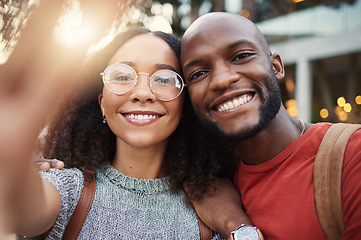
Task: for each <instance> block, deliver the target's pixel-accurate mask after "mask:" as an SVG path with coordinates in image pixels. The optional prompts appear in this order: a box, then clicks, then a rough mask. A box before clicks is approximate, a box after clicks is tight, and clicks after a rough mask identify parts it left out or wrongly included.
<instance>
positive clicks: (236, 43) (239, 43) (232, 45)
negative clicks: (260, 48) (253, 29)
mask: <svg viewBox="0 0 361 240" xmlns="http://www.w3.org/2000/svg"><path fill="white" fill-rule="evenodd" d="M243 44H249V45H253V43H251V42H250V41H247V40H244V39H242V40H239V41H236V42H233V43H231V44H229V45H228V46H227V49H228V50H229V49H232V48H234V47H237V46H239V45H243Z"/></svg>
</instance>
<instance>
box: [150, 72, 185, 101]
mask: <svg viewBox="0 0 361 240" xmlns="http://www.w3.org/2000/svg"><path fill="white" fill-rule="evenodd" d="M150 84H151V89H152V91H153V93H154V94H155V95H156V96H157V97H158V98H159V99H161V100H165V101H169V100H172V99H174V98H176V97H178V95H179V94H180V93H181V91H182V89H183V81H182V79H181V78H180V76H179V75H178V74H177V73H175V72H173V71H171V70H159V71H157V72H155V73H154V74H153V75H152V77H151V82H150Z"/></svg>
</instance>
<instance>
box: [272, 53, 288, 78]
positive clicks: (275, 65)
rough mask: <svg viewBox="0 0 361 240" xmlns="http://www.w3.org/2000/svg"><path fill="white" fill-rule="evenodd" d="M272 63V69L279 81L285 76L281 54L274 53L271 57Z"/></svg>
mask: <svg viewBox="0 0 361 240" xmlns="http://www.w3.org/2000/svg"><path fill="white" fill-rule="evenodd" d="M270 60H271V63H272V69H273V71H274V73H275V75H276V78H277V80H278V81H280V80H282V79H283V78H284V77H285V69H284V66H283V62H282V59H281V56H280V55H279V54H278V53H273V54H272V55H271V57H270Z"/></svg>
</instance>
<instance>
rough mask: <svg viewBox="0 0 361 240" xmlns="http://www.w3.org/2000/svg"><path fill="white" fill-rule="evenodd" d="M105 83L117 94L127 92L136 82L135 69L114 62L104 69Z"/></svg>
mask: <svg viewBox="0 0 361 240" xmlns="http://www.w3.org/2000/svg"><path fill="white" fill-rule="evenodd" d="M103 80H104V85H105V86H106V88H108V90H109V91H111V92H112V93H115V94H119V95H121V94H125V93H127V92H129V91H130V90H131V89H132V88H133V87H134V86H135V84H136V81H137V75H136V73H135V71H134V70H133V69H132V68H131V67H129V66H127V65H124V64H113V65H110V66H109V67H107V68H106V69H105V71H104V76H103Z"/></svg>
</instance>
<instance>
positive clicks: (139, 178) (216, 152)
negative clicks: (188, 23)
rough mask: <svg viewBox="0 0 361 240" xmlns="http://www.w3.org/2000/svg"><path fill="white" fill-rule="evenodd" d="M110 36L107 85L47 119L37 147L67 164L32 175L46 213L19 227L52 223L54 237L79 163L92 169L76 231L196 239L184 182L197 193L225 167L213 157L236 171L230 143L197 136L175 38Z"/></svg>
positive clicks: (65, 217) (74, 191)
mask: <svg viewBox="0 0 361 240" xmlns="http://www.w3.org/2000/svg"><path fill="white" fill-rule="evenodd" d="M115 43H116V45H118V46H112V48H113V49H114V48H115V49H117V50H116V52H115V54H112V56H111V58H110V60H109V61H108V62H107V65H108V67H106V68H105V66H104V67H103V69H105V70H104V71H103V72H102V78H103V82H104V85H105V86H104V87H103V86H100V89H97V88H96V89H95V90H94V89H91V90H89V89H88V88H86V89H85V88H84V90H85V92H86V94H79V93H74V95H73V96H74V98H73V99H71V100H69V101H67V103H68V104H66V105H64V108H63V109H62V110H61V111H59V114H58V115H55V116H54V117H53V118H52V119H53V120H52V121H51V124H50V126H49V129H48V134H47V135H46V138H45V145H44V147H43V151H42V152H43V154H44V156H45V157H46V158H58V159H63V160H64V162H65V166H67V167H72V168H70V169H64V170H51V171H50V172H49V173H45V174H43V176H42V177H43V178H44V179H45V180H48V181H49V182H50V183H51V184H49V182H47V181H42V182H38V184H42V185H43V186H44V187H43V191H44V192H45V196H46V198H47V201H45V202H46V204H45V205H44V208H45V210H44V211H42V212H44V214H43V215H42V216H37V220H38V221H34V219H32V218H31V216H24V222H23V223H22V224H21V228H18V229H16V230H17V232H18V233H19V234H22V235H27V236H36V235H41V234H43V233H45V232H47V231H48V230H49V229H50V232H49V233H48V235H47V236H48V239H59V238H61V237H62V235H63V232H64V229H65V227H66V225H67V223H68V221H69V218H70V216H71V214H72V212H73V211H74V208H75V206H76V204H77V202H78V200H79V198H80V194H81V191H82V188H83V181H84V177H83V173H82V171H85V170H90V171H95V176H96V190H95V196H94V200H93V204H92V207H91V209H90V211H89V213H88V216H87V219H86V221H85V223H84V225H83V228H82V230H81V232H80V234H79V239H199V227H198V221H197V218H196V215H195V212H194V211H193V208H192V207H191V206H189V205H186V204H185V202H184V201H185V196H186V195H185V193H184V191H182V190H181V187H182V184H183V183H184V182H185V181H187V182H188V192H189V194H190V196H191V197H192V198H194V199H197V198H200V197H201V196H202V194H203V193H204V192H205V191H206V190H207V188H208V187H209V186H211V183H212V181H213V180H214V179H215V177H217V176H218V175H227V174H232V173H230V172H226V171H224V169H220V167H219V165H220V164H218V161H229V166H230V167H229V168H227V169H228V171H229V169H234V168H231V167H232V166H234V164H236V161H234V159H236V158H234V156H233V151H228V150H227V151H226V150H224V148H225V146H227V145H228V144H225V143H224V142H222V144H219V143H220V142H219V141H217V139H212V138H211V137H210V136H208V135H206V134H205V133H203V134H201V132H202V131H201V128H200V126H199V125H198V122H197V121H196V120H195V118H194V115H193V113H192V111H191V107H190V103H189V100H188V98H187V96H186V93H185V91H183V87H184V86H183V80H182V79H181V76H180V73H181V68H180V64H179V50H180V41H179V40H178V39H177V38H175V37H174V36H173V35H168V34H164V33H160V32H156V33H150V32H149V31H147V30H138V31H135V32H131V33H130V34H129V35H127V36H126V37H124V38H123V40H122V41H115ZM110 52H111V51H110ZM112 53H114V51H113V52H112ZM105 55H107V54H105ZM98 85H99V84H98ZM101 89H102V92H101ZM183 103H184V104H183ZM182 109H183V111H182ZM200 143H201V144H200ZM220 145H221V146H220ZM229 146H230V145H229ZM231 150H232V149H231ZM226 173H227V174H226ZM37 177H38V176H33V175H31V176H29V181H32V180H33V179H36V178H37ZM54 186H55V187H56V188H54ZM27 207H29V208H32V207H34V206H30V205H29V206H27ZM219 238H221V237H220V236H219V235H217V234H214V236H213V239H219Z"/></svg>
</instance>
